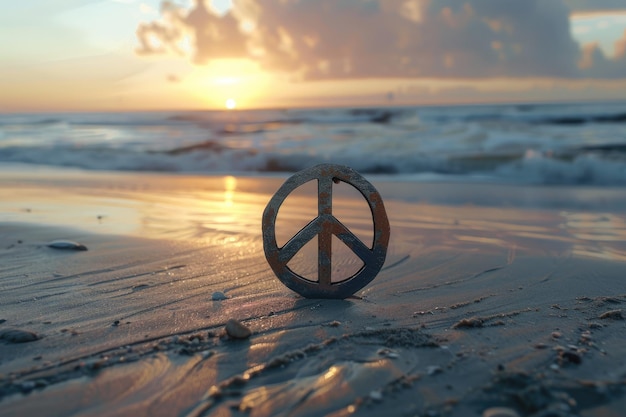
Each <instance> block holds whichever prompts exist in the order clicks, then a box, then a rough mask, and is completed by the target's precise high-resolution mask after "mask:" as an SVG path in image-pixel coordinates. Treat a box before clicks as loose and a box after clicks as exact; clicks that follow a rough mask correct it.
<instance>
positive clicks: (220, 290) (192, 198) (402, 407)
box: [0, 168, 626, 416]
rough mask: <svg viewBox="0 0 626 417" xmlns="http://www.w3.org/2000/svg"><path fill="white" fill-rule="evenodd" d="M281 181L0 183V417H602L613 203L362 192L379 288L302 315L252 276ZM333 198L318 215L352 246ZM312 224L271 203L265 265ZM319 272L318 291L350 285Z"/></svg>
mask: <svg viewBox="0 0 626 417" xmlns="http://www.w3.org/2000/svg"><path fill="white" fill-rule="evenodd" d="M284 179H285V177H283V176H276V177H263V178H259V177H256V178H255V177H244V176H238V177H233V176H214V177H199V176H177V175H155V174H120V173H85V172H79V171H64V170H50V171H48V170H40V171H34V172H29V171H27V170H24V169H21V168H20V169H9V168H7V169H4V170H2V172H1V174H0V197H1V198H0V216H1V217H0V290H1V291H0V305H1V306H2V309H1V310H0V415H7V416H9V415H46V416H66V415H78V416H82V415H135V416H136V415H189V416H199V415H216V416H221V415H229V416H238V415H251V416H264V415H283V416H290V415H311V416H318V415H337V416H342V415H352V414H355V415H371V416H377V415H383V414H384V415H420V416H423V415H428V416H483V415H484V416H487V415H498V414H495V411H497V410H496V409H497V408H504V409H505V410H506V412H508V413H509V414H501V415H513V416H514V415H518V416H530V415H537V416H539V415H579V416H620V415H622V413H623V410H624V409H626V344H625V343H624V340H626V321H625V320H624V318H625V317H626V316H625V315H626V311H625V310H626V280H625V278H626V275H625V272H626V215H625V214H624V213H625V212H626V201H625V200H626V197H625V196H624V193H623V190H621V189H617V188H615V189H612V188H592V187H590V188H585V187H533V186H519V185H496V184H454V183H437V182H431V183H410V182H401V181H389V179H388V178H383V177H378V178H374V179H372V182H373V183H374V185H375V186H376V187H377V188H378V190H379V191H380V192H381V194H382V196H383V198H384V200H385V206H386V208H387V214H388V217H389V220H390V223H391V241H390V247H389V252H388V255H387V261H386V263H385V266H384V268H383V270H382V271H381V273H380V274H379V276H378V277H377V278H376V279H375V280H374V281H373V282H372V283H371V284H369V285H368V286H367V287H365V288H364V289H362V290H361V291H359V292H357V293H356V294H355V296H354V297H351V298H348V299H346V300H315V299H304V298H302V297H300V296H299V295H297V294H295V293H293V292H292V291H290V290H289V289H287V288H286V287H285V286H283V285H282V284H281V283H280V282H279V281H278V279H277V278H276V277H275V276H274V275H273V273H272V271H271V269H270V267H269V265H268V264H267V262H266V260H265V257H264V254H263V244H262V236H261V214H262V212H263V209H264V207H265V205H266V204H267V202H268V201H269V198H270V197H271V195H272V194H273V192H275V191H276V190H277V189H278V187H279V186H280V185H281V184H282V182H283V181H284ZM342 187H343V188H342ZM347 187H348V186H347V185H345V184H342V185H341V186H339V187H338V189H337V192H336V194H335V196H336V197H335V200H334V207H333V210H334V213H335V215H336V216H337V217H338V218H339V219H340V220H341V221H342V222H344V223H345V224H346V226H348V227H349V228H350V229H351V230H352V231H353V232H354V233H355V234H356V235H357V236H359V237H360V238H361V239H363V240H364V241H367V240H368V239H370V240H371V233H372V232H371V226H370V217H369V213H368V211H367V207H366V204H365V202H364V200H363V199H362V198H361V197H360V196H359V195H358V194H357V193H356V192H355V191H354V190H350V189H349V188H347ZM316 205H317V201H316V197H315V196H314V187H308V186H305V187H304V189H302V190H301V191H298V192H297V193H296V194H294V195H292V196H290V197H289V198H288V200H287V202H286V205H285V206H284V208H283V209H281V212H279V217H278V224H277V231H278V234H279V237H278V239H279V243H281V241H282V242H283V243H284V241H286V240H287V239H288V238H289V237H290V236H291V235H293V234H294V233H295V232H297V231H298V230H299V229H300V228H301V227H303V226H304V225H306V224H307V223H308V222H309V221H310V220H311V219H312V218H313V217H314V216H315V215H316ZM55 240H63V241H73V242H77V243H80V244H83V245H85V246H86V248H87V250H86V251H83V250H72V249H57V248H51V247H49V246H48V244H49V243H50V242H52V241H55ZM334 250H335V248H334ZM336 250H337V252H336V253H334V254H333V259H334V260H336V261H337V263H336V265H334V268H335V269H334V270H333V274H334V275H333V277H337V279H339V278H341V277H345V276H347V275H349V274H351V273H353V272H354V271H355V270H358V269H359V267H360V264H359V262H358V261H357V260H356V259H355V257H354V256H352V255H351V254H350V253H349V251H348V250H346V249H341V248H339V247H338V248H336ZM315 261H316V252H315V247H314V245H313V246H311V247H309V245H307V246H306V247H305V248H304V250H303V252H302V253H301V254H299V255H297V256H296V257H295V258H294V260H293V261H292V262H293V263H292V264H290V266H291V267H292V268H293V269H294V270H296V271H297V272H299V273H301V274H303V275H306V276H309V275H312V274H314V273H315ZM229 319H235V320H238V321H240V322H241V323H242V324H243V325H244V326H246V327H247V328H249V329H250V330H251V331H252V335H251V336H250V337H248V338H244V339H236V338H233V337H231V336H229V335H228V334H227V333H226V331H225V324H226V323H227V321H228V320H229ZM502 412H504V411H502ZM549 413H553V414H549Z"/></svg>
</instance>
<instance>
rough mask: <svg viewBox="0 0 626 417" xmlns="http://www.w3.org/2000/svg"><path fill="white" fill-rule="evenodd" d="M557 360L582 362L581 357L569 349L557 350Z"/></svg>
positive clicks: (577, 363)
mask: <svg viewBox="0 0 626 417" xmlns="http://www.w3.org/2000/svg"><path fill="white" fill-rule="evenodd" d="M559 360H560V361H561V363H564V362H569V363H574V364H576V365H579V364H581V363H582V361H583V358H582V356H580V355H579V354H578V353H575V352H570V351H562V352H559Z"/></svg>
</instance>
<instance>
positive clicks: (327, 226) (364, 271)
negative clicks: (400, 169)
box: [262, 164, 390, 298]
mask: <svg viewBox="0 0 626 417" xmlns="http://www.w3.org/2000/svg"><path fill="white" fill-rule="evenodd" d="M313 179H317V182H318V215H317V217H316V218H315V219H313V220H312V221H311V222H310V223H309V224H307V225H306V226H305V227H303V228H302V229H301V230H300V231H299V232H298V233H296V235H295V236H293V237H292V238H291V239H290V240H289V241H288V242H287V243H286V244H285V245H284V246H283V247H282V248H279V247H278V244H277V243H276V217H277V215H278V209H279V208H280V206H281V204H282V203H283V202H284V201H285V198H287V196H288V195H289V194H290V193H291V192H292V191H293V190H295V189H296V188H298V187H300V186H301V185H302V184H304V183H306V182H308V181H311V180H313ZM338 181H343V182H346V183H348V184H350V185H352V186H353V187H354V188H356V189H357V190H358V191H359V192H360V193H361V194H362V195H363V197H365V200H366V201H367V204H368V205H369V207H370V210H371V212H372V220H373V222H374V241H373V243H372V247H371V248H370V247H368V246H367V245H365V244H364V243H363V242H362V241H361V240H360V239H359V238H358V237H356V236H355V235H354V233H352V232H351V231H350V230H349V229H348V228H347V227H346V226H344V225H343V224H342V223H341V222H340V221H339V220H337V218H335V217H334V216H333V213H332V189H333V188H332V187H333V182H338ZM262 223H263V224H262V229H263V249H264V250H265V257H266V258H267V261H268V263H269V264H270V266H271V267H272V270H273V271H274V273H275V274H276V276H277V277H278V279H280V280H281V281H282V282H283V284H285V285H286V286H287V287H289V288H290V289H292V290H294V291H296V292H298V293H300V294H301V295H303V296H305V297H308V298H346V297H348V296H350V295H352V294H354V293H355V292H356V291H358V290H360V289H361V288H363V287H364V286H366V285H367V284H368V283H370V282H371V281H372V280H373V279H374V278H375V277H376V274H378V272H379V271H380V269H381V268H382V266H383V264H384V263H385V257H386V255H387V246H388V244H389V234H390V233H389V220H388V219H387V214H386V212H385V207H384V205H383V201H382V198H381V197H380V194H379V193H378V191H376V189H375V188H374V186H373V185H372V184H370V183H369V182H368V181H367V180H366V179H365V178H363V177H362V176H361V175H360V174H359V173H357V172H356V171H354V170H353V169H351V168H348V167H345V166H341V165H333V164H322V165H317V166H314V167H312V168H309V169H306V170H304V171H300V172H298V173H296V174H295V175H293V176H292V177H291V178H289V179H288V180H287V181H286V182H285V183H284V184H283V185H282V187H280V188H279V189H278V191H277V192H276V194H274V196H273V197H272V199H271V200H270V202H269V203H268V204H267V207H266V208H265V211H264V212H263V222H262ZM333 235H334V236H337V238H338V239H339V240H341V241H342V242H343V243H344V244H345V245H346V246H347V247H348V248H350V250H352V252H354V254H355V255H356V256H358V257H359V258H360V259H361V261H363V267H362V268H361V269H360V270H359V271H358V272H357V273H355V274H354V275H352V276H351V277H348V278H347V279H345V280H343V281H341V282H336V283H333V282H331V268H332V237H333ZM315 236H318V279H317V282H315V281H311V280H308V279H306V278H304V277H302V276H300V275H298V274H296V273H295V272H294V271H292V270H291V269H290V268H289V267H288V266H287V264H288V263H289V261H290V260H291V259H292V258H293V257H294V256H295V255H296V253H298V252H299V251H300V250H301V249H302V248H303V247H304V245H306V244H307V243H308V242H309V241H311V239H313V238H314V237H315Z"/></svg>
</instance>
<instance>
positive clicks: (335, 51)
mask: <svg viewBox="0 0 626 417" xmlns="http://www.w3.org/2000/svg"><path fill="white" fill-rule="evenodd" d="M622 1H623V0H620V1H619V2H618V1H613V2H612V1H609V0H605V1H600V2H595V3H592V2H589V1H583V0H523V1H520V0H466V1H458V0H380V1H373V0H299V1H294V0H286V1H278V0H240V1H237V0H234V1H233V2H234V7H233V8H232V10H231V11H230V12H228V13H227V14H225V15H223V16H218V15H217V14H215V13H213V12H212V11H211V10H210V8H209V7H208V0H206V2H204V1H202V0H196V2H195V3H194V5H193V6H192V7H191V8H188V9H186V8H182V7H180V6H176V5H175V4H174V3H172V2H169V1H164V2H163V3H162V5H161V19H159V20H158V21H154V22H150V23H143V24H141V25H140V26H139V27H138V29H137V36H138V39H139V47H138V50H137V52H138V53H139V54H158V53H165V52H175V53H179V54H181V55H183V56H187V55H189V56H190V57H191V59H193V61H194V62H195V63H197V64H204V63H208V62H209V61H210V60H211V59H218V58H253V59H255V60H256V61H258V62H259V63H260V64H261V65H262V66H263V67H264V68H265V69H267V70H274V71H285V72H289V73H292V74H295V75H297V76H298V77H300V78H301V79H309V80H319V79H342V78H375V77H391V78H394V77H397V78H407V77H409V78H411V77H415V78H417V77H438V78H442V77H447V78H474V79H477V78H487V77H549V78H603V79H618V78H626V31H624V36H623V37H622V38H621V39H620V40H618V41H617V42H616V48H615V50H616V54H615V55H614V56H607V55H605V54H604V52H603V51H602V50H601V49H600V48H599V47H598V46H597V45H595V44H589V45H579V44H578V43H576V42H575V40H574V39H573V38H572V36H571V33H570V27H569V14H570V12H571V11H572V10H581V11H586V10H591V8H592V5H593V4H597V5H598V7H600V6H602V7H600V8H601V9H609V8H612V7H615V6H616V5H617V4H618V3H620V2H622ZM205 3H206V4H205ZM185 38H187V39H190V40H191V44H187V45H185V44H184V42H183V39H185Z"/></svg>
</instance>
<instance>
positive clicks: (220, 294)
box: [211, 291, 228, 301]
mask: <svg viewBox="0 0 626 417" xmlns="http://www.w3.org/2000/svg"><path fill="white" fill-rule="evenodd" d="M211 300H213V301H222V300H228V297H226V294H224V293H223V292H221V291H215V292H214V293H213V294H211Z"/></svg>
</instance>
